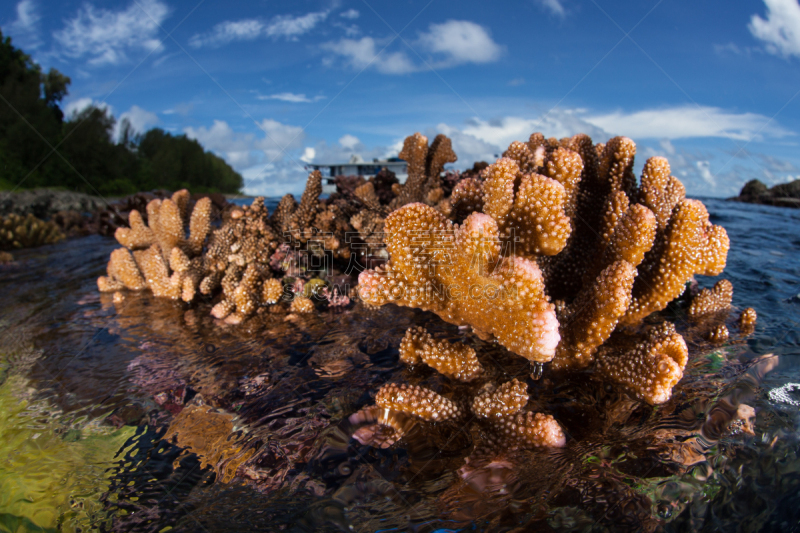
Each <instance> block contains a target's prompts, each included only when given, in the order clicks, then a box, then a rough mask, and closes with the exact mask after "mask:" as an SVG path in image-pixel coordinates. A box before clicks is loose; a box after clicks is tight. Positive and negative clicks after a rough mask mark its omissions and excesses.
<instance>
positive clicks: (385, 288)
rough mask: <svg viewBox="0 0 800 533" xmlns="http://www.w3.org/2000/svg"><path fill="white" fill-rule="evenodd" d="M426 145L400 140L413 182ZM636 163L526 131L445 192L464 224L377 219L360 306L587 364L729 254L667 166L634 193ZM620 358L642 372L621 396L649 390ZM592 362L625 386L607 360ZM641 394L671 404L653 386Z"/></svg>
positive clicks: (653, 169) (571, 364) (407, 210)
mask: <svg viewBox="0 0 800 533" xmlns="http://www.w3.org/2000/svg"><path fill="white" fill-rule="evenodd" d="M425 148H426V141H425V140H424V138H422V137H421V136H419V135H417V136H412V137H409V138H408V139H407V140H406V145H405V148H404V153H405V154H406V155H407V156H408V160H409V162H410V163H409V172H410V173H412V172H417V173H418V175H419V172H421V171H420V169H421V168H422V163H421V161H422V159H421V155H420V154H422V153H423V152H424V150H425ZM635 153H636V146H635V144H634V143H633V141H632V140H630V139H628V138H626V137H615V138H613V139H611V140H609V141H608V142H607V143H605V144H600V145H594V144H593V143H592V141H591V139H589V137H587V136H586V135H576V136H574V137H571V138H565V139H561V140H560V141H559V140H556V139H545V138H544V136H543V135H541V134H533V135H531V137H530V139H529V140H528V142H527V143H523V142H514V143H512V144H511V145H510V146H509V148H508V150H506V152H505V153H504V154H503V157H502V158H501V159H499V160H498V161H497V162H495V163H494V164H492V165H489V167H488V168H486V169H485V170H484V171H483V172H482V173H481V177H480V178H476V177H470V178H467V179H463V180H461V181H460V182H457V183H456V184H455V186H454V188H453V192H452V195H451V197H450V198H449V202H450V205H451V206H452V208H453V210H454V211H453V216H454V217H455V218H456V220H461V219H462V218H461V217H465V218H464V219H463V220H464V222H463V223H462V224H461V225H456V224H453V223H452V221H451V220H449V219H448V218H446V217H445V216H444V215H442V214H441V213H440V212H437V211H436V210H434V209H433V208H430V207H426V206H424V205H422V204H420V203H415V204H411V205H406V206H404V207H402V208H400V209H397V210H395V211H393V212H392V213H391V214H390V215H389V216H388V217H387V219H386V223H385V231H386V242H387V250H388V252H389V254H390V260H389V262H388V263H387V264H386V265H385V267H383V268H378V269H376V270H371V271H365V272H364V273H362V274H361V276H360V277H359V287H360V291H361V297H362V298H363V299H364V301H365V302H367V303H368V304H371V305H383V304H385V303H395V304H398V305H404V306H409V307H417V308H420V309H423V310H429V311H433V312H434V313H436V314H437V315H439V316H440V317H441V318H442V319H443V320H445V321H447V322H450V323H453V324H458V325H469V326H471V327H472V328H473V330H474V331H475V332H476V333H477V334H478V335H479V336H480V337H481V338H484V339H489V338H494V339H496V340H497V341H498V342H499V343H500V344H502V345H503V346H505V347H506V348H508V349H509V350H511V351H512V352H514V353H517V354H519V355H522V356H523V357H526V358H527V359H529V360H531V361H538V362H547V361H550V360H551V359H553V357H555V360H554V361H553V367H554V368H555V369H570V370H572V369H579V368H584V367H588V366H590V365H591V364H592V363H593V362H594V360H595V356H596V354H597V353H598V351H599V350H600V349H601V348H603V346H604V344H605V343H606V341H607V340H608V339H609V337H610V336H611V335H612V333H613V332H614V331H615V330H617V328H618V327H619V326H624V327H627V328H633V329H635V328H637V327H638V325H639V324H640V323H641V322H642V320H643V319H644V318H646V317H647V316H648V315H651V314H652V313H654V312H657V311H660V310H662V309H664V308H665V307H666V306H667V304H668V303H669V302H670V301H672V300H673V299H675V298H676V297H677V296H679V295H680V294H681V293H682V291H683V290H684V287H685V284H686V282H687V281H688V280H690V279H691V278H692V276H694V275H717V274H719V273H720V272H721V271H722V269H723V268H724V266H725V261H726V257H727V251H728V247H729V241H728V237H727V234H726V233H725V230H724V229H723V228H721V227H719V226H715V225H713V224H711V223H710V222H709V218H708V212H707V211H706V209H705V207H704V206H703V204H702V203H700V202H698V201H696V200H687V199H685V198H684V195H685V192H684V188H683V185H682V184H681V183H680V181H678V180H677V179H676V178H675V177H673V176H671V174H670V168H669V164H668V163H667V161H666V159H664V158H660V157H654V158H651V159H649V160H648V161H647V163H646V164H645V167H644V170H643V173H642V179H641V185H640V186H638V185H637V182H636V179H635V176H634V174H633V170H632V169H633V164H634V157H635ZM415 183H421V180H417V182H415ZM418 199H420V198H419V197H418ZM476 210H481V211H482V213H476V212H475V211H476ZM488 294H491V297H487V296H486V295H488ZM550 298H553V299H554V303H555V304H556V305H555V306H554V305H553V304H551V303H550ZM720 298H722V299H725V298H724V295H720ZM704 299H706V297H705V296H703V297H701V298H700V299H699V300H698V303H697V304H696V305H695V306H694V308H693V309H692V310H691V311H690V315H694V314H696V313H700V312H701V310H700V307H701V302H702V301H704ZM709 305H710V304H709ZM719 305H722V306H724V305H725V304H724V302H723V303H720V304H719ZM727 305H729V301H728V304H727ZM705 307H708V309H711V307H709V306H708V305H706V306H705ZM705 307H704V308H705ZM556 309H557V320H556V317H555V314H554V311H555V310H556ZM556 328H558V331H557V332H556ZM673 333H674V336H675V337H674V338H672V337H670V339H671V340H670V343H671V344H670V345H676V346H677V345H678V344H679V342H678V339H680V335H678V334H677V333H675V332H673ZM652 342H653V343H654V342H656V341H652ZM651 344H652V343H651ZM556 345H557V347H556ZM642 350H644V351H643V353H646V352H647V351H648V350H650V347H647V346H645V347H643V348H642ZM606 355H607V354H606ZM606 355H604V357H606ZM627 357H628V359H630V360H631V361H634V360H635V361H638V362H637V363H636V364H635V365H634V366H633V367H632V368H634V369H635V370H637V371H641V372H642V374H641V375H638V377H633V376H632V375H629V374H630V373H627V374H626V375H628V377H627V378H625V379H628V380H629V383H628V385H627V386H628V388H629V389H631V390H639V389H641V390H644V389H647V387H648V386H649V385H647V381H648V379H649V378H648V377H647V376H649V375H650V374H652V371H651V370H648V368H649V367H647V365H646V364H645V363H646V362H647V361H649V359H647V358H642V357H639V356H634V355H632V354H629V355H628V356H627ZM637 357H638V359H637ZM628 359H625V358H622V359H620V361H621V362H620V363H619V364H623V363H624V362H625V361H628ZM604 360H605V361H607V360H608V359H607V357H606V359H604ZM630 364H633V363H632V362H631V363H630ZM647 364H649V363H647ZM661 364H662V366H663V365H664V364H667V365H669V364H668V363H661ZM676 364H677V363H676ZM684 364H685V363H684ZM599 366H602V368H603V369H604V370H602V371H600V374H602V375H608V378H609V379H611V380H613V381H616V382H619V383H622V382H623V381H624V380H622V378H618V377H617V378H614V377H612V374H613V373H611V371H610V368H611V367H609V366H608V363H607V362H606V363H604V364H603V365H599ZM612 366H613V365H612ZM678 366H679V367H680V368H681V369H682V366H683V364H681V365H678ZM648 372H649V373H650V374H648ZM667 374H668V378H667V377H665V378H663V379H662V378H661V377H659V379H661V380H662V381H663V382H664V383H671V384H673V385H674V383H675V382H676V381H677V380H674V379H672V378H673V377H674V376H675V375H677V374H679V373H676V372H674V371H670V372H667ZM626 383H627V382H626ZM670 386H671V385H670ZM642 394H643V395H644V396H647V397H648V398H650V399H653V398H659V400H658V401H663V399H664V398H668V397H669V393H668V391H665V390H661V389H659V390H658V392H657V393H655V392H648V393H642ZM654 401H655V400H654Z"/></svg>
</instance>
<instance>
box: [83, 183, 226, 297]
mask: <svg viewBox="0 0 800 533" xmlns="http://www.w3.org/2000/svg"><path fill="white" fill-rule="evenodd" d="M188 201H189V193H188V191H186V190H185V189H184V190H181V191H178V192H176V193H175V194H173V195H172V199H165V200H158V199H156V200H152V201H150V202H149V203H148V204H147V213H148V226H145V225H144V222H143V221H142V217H141V215H140V213H139V212H138V211H137V210H135V209H134V210H132V211H131V212H130V215H129V220H130V224H131V227H130V228H118V229H117V231H116V233H115V237H116V238H117V241H119V243H120V244H122V245H123V246H125V247H126V248H120V249H118V250H115V251H114V252H112V253H111V258H110V260H109V263H108V268H107V271H108V277H100V278H99V279H98V280H97V285H98V288H99V289H100V290H101V291H103V292H109V291H117V290H120V289H121V288H123V287H124V288H127V289H131V290H141V289H144V288H145V287H148V288H150V290H152V291H153V294H154V295H156V296H158V297H166V298H173V299H177V298H183V300H185V301H187V302H188V301H191V300H193V299H194V297H195V294H196V290H197V287H198V284H199V282H200V280H201V279H202V277H203V275H204V273H205V263H204V259H203V257H202V256H201V255H200V254H201V253H202V251H203V247H204V245H205V241H206V236H207V235H208V231H209V229H210V225H211V199H210V198H207V197H206V198H202V199H200V200H198V201H197V203H196V204H195V206H194V209H193V210H192V213H191V217H190V219H189V228H190V231H191V233H190V235H189V237H188V239H187V238H186V230H185V229H184V227H185V225H184V221H185V218H186V213H187V211H188ZM128 250H132V251H133V255H132V256H131V253H130V252H129V251H128ZM170 270H172V272H171V271H170Z"/></svg>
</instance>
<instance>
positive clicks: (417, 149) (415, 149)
mask: <svg viewBox="0 0 800 533" xmlns="http://www.w3.org/2000/svg"><path fill="white" fill-rule="evenodd" d="M399 157H400V159H403V160H405V161H406V162H407V163H408V178H407V179H406V182H405V183H404V184H403V185H401V186H399V187H398V188H397V189H398V191H397V193H396V194H397V197H396V198H394V199H393V200H392V201H391V203H390V204H389V206H390V207H391V208H392V209H396V208H398V207H401V206H404V205H406V204H410V203H414V202H423V201H426V199H427V197H428V194H429V193H430V192H431V191H433V190H435V189H437V188H439V187H440V186H441V184H440V174H441V173H442V171H443V170H444V165H445V164H446V163H453V162H455V161H456V159H457V157H456V154H455V153H454V152H453V148H452V145H451V142H450V139H448V138H447V137H446V136H445V135H442V134H439V135H437V136H436V138H435V139H434V140H433V142H432V143H431V145H430V147H428V138H427V137H425V136H424V135H422V134H421V133H415V134H414V135H409V136H408V137H406V139H405V141H404V142H403V149H402V150H401V151H400V154H399ZM432 203H435V202H432Z"/></svg>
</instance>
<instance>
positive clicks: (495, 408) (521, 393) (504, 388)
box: [472, 379, 528, 419]
mask: <svg viewBox="0 0 800 533" xmlns="http://www.w3.org/2000/svg"><path fill="white" fill-rule="evenodd" d="M526 403H528V387H527V386H526V385H525V384H524V383H521V382H520V381H517V380H516V379H512V380H511V381H509V382H507V383H503V384H502V385H500V387H497V388H495V387H494V385H491V384H489V386H488V387H484V390H483V392H481V393H480V394H478V395H477V396H475V398H474V399H473V400H472V412H473V413H475V414H476V415H478V416H480V417H483V418H489V419H494V418H498V417H503V416H510V415H515V414H517V413H519V412H520V411H521V410H522V408H523V407H525V404H526Z"/></svg>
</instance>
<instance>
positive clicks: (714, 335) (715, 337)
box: [708, 324, 730, 344]
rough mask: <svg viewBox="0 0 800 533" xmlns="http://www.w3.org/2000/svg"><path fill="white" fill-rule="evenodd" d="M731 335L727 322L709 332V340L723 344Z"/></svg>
mask: <svg viewBox="0 0 800 533" xmlns="http://www.w3.org/2000/svg"><path fill="white" fill-rule="evenodd" d="M729 336H730V333H729V332H728V327H727V326H726V325H725V324H718V325H716V326H714V329H712V330H711V331H710V332H709V333H708V340H709V341H711V342H713V343H714V344H722V343H723V342H725V341H727V340H728V337H729Z"/></svg>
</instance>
